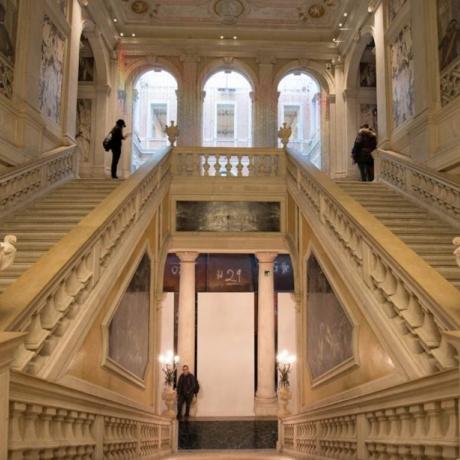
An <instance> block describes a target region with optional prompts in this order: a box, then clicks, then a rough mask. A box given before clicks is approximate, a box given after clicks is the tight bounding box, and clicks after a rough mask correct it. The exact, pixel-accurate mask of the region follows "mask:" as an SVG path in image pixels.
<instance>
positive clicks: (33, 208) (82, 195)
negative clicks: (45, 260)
mask: <svg viewBox="0 0 460 460" xmlns="http://www.w3.org/2000/svg"><path fill="white" fill-rule="evenodd" d="M117 185H118V182H115V181H111V180H107V179H73V180H71V181H69V182H66V183H65V184H64V185H61V186H59V187H57V188H55V189H53V190H52V191H51V192H49V193H47V194H45V195H43V196H41V197H40V198H38V199H37V200H35V201H34V202H32V203H31V204H30V205H28V206H26V207H25V208H23V209H21V210H19V211H17V212H16V213H14V214H11V215H8V216H7V217H6V218H3V219H1V220H0V237H1V239H2V240H3V237H4V236H5V235H6V234H13V235H16V237H17V239H18V241H17V253H16V258H15V261H14V263H13V265H11V266H10V267H9V268H8V269H7V270H5V271H3V272H1V273H0V293H2V292H3V291H4V290H5V289H6V288H7V287H8V286H9V285H10V284H11V283H13V281H15V280H16V279H17V278H19V276H21V274H22V273H24V272H25V271H26V270H27V269H28V268H29V267H30V266H31V265H32V264H33V263H35V262H36V261H37V260H38V259H39V258H40V257H41V256H42V255H44V254H45V253H46V252H47V251H48V250H49V249H50V248H51V247H52V246H53V245H55V244H56V243H57V242H58V241H59V240H60V239H61V238H63V237H64V236H65V235H66V234H67V233H69V231H70V230H72V229H73V228H74V227H75V226H76V225H77V224H78V223H79V222H80V221H81V220H82V219H83V218H84V217H85V216H86V215H87V214H88V213H89V212H90V211H92V210H93V209H94V208H95V207H96V206H97V205H98V204H99V203H100V202H101V201H102V200H103V199H104V198H105V197H106V196H107V195H109V194H110V192H112V190H114V188H115V187H116V186H117Z"/></svg>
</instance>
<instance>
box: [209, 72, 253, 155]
mask: <svg viewBox="0 0 460 460" xmlns="http://www.w3.org/2000/svg"><path fill="white" fill-rule="evenodd" d="M251 91H252V88H251V84H250V82H249V81H248V79H247V78H246V77H244V76H243V75H241V74H240V73H238V72H232V71H227V70H226V71H220V72H217V73H215V74H214V75H212V76H211V77H210V78H209V79H208V80H207V82H206V84H205V85H204V95H205V97H204V101H203V145H204V146H217V147H251V146H252V100H251Z"/></svg>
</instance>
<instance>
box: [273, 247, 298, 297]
mask: <svg viewBox="0 0 460 460" xmlns="http://www.w3.org/2000/svg"><path fill="white" fill-rule="evenodd" d="M273 274H274V282H275V291H276V292H294V272H293V270H292V264H291V257H290V256H289V254H280V255H279V256H278V257H277V258H276V259H275V263H274V264H273Z"/></svg>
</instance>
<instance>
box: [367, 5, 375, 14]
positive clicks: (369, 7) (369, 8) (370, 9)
mask: <svg viewBox="0 0 460 460" xmlns="http://www.w3.org/2000/svg"><path fill="white" fill-rule="evenodd" d="M367 12H368V13H369V14H372V13H373V12H374V8H372V6H368V7H367Z"/></svg>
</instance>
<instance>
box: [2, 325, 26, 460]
mask: <svg viewBox="0 0 460 460" xmlns="http://www.w3.org/2000/svg"><path fill="white" fill-rule="evenodd" d="M25 335H26V334H24V333H22V332H0V440H2V441H1V442H0V460H8V424H9V404H10V369H11V363H12V362H13V359H14V353H15V351H16V349H17V348H18V346H19V345H20V344H21V343H22V341H23V340H24V337H25Z"/></svg>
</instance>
